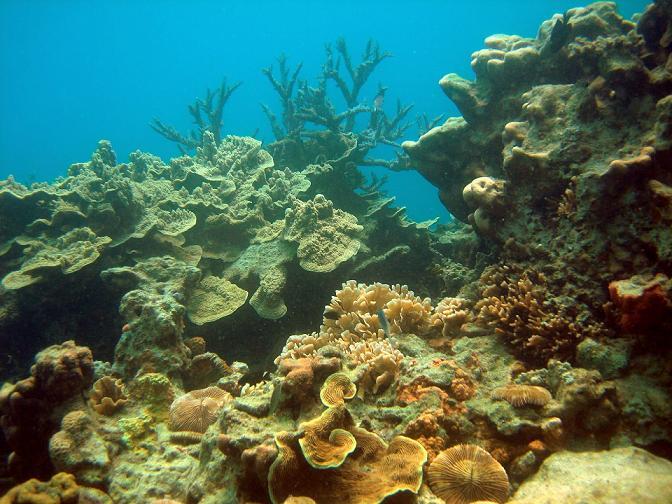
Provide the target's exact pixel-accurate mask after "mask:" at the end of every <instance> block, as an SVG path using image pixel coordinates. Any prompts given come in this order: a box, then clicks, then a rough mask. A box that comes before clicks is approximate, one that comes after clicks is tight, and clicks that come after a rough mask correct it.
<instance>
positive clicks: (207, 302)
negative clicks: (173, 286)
mask: <svg viewBox="0 0 672 504" xmlns="http://www.w3.org/2000/svg"><path fill="white" fill-rule="evenodd" d="M246 300H247V291H246V290H243V289H241V288H240V287H238V286H237V285H236V284H233V283H231V282H229V281H228V280H227V279H225V278H218V277H215V276H208V277H205V278H204V279H203V280H201V282H200V283H199V284H198V285H197V286H196V287H195V288H194V290H193V291H192V292H191V295H190V296H189V302H188V303H187V313H188V315H189V319H190V320H191V321H192V322H193V323H194V324H197V325H202V324H206V323H208V322H214V321H215V320H219V319H221V318H222V317H226V316H228V315H231V314H232V313H233V312H234V311H236V310H237V309H238V308H240V307H241V306H242V305H243V304H244V303H245V301H246Z"/></svg>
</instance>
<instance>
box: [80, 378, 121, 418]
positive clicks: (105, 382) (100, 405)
mask: <svg viewBox="0 0 672 504" xmlns="http://www.w3.org/2000/svg"><path fill="white" fill-rule="evenodd" d="M127 401H128V397H126V391H125V387H124V384H123V382H122V381H121V380H120V379H116V380H115V379H114V378H112V377H111V376H103V377H102V378H100V379H99V380H97V381H96V382H95V383H94V384H93V390H92V391H91V394H90V395H89V403H91V406H92V407H93V409H94V410H95V411H96V413H98V414H100V415H106V416H111V415H113V414H114V413H115V412H116V411H117V410H118V409H120V408H122V407H123V406H124V404H126V402H127Z"/></svg>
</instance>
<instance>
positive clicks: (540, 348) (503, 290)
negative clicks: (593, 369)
mask: <svg viewBox="0 0 672 504" xmlns="http://www.w3.org/2000/svg"><path fill="white" fill-rule="evenodd" d="M481 283H482V284H483V285H485V287H484V288H483V291H482V296H483V297H482V299H481V300H480V301H478V302H477V303H476V305H475V306H474V309H475V310H476V312H477V316H476V319H475V322H476V323H477V324H480V325H483V326H486V327H491V328H493V329H494V330H495V332H496V333H497V334H500V335H501V336H503V337H504V339H505V340H506V341H507V342H508V344H509V345H510V346H511V347H512V349H513V350H514V352H516V353H517V354H519V355H521V356H523V357H525V358H527V359H530V360H532V361H533V362H535V363H542V364H545V363H546V362H547V361H548V360H549V359H551V358H554V359H561V360H572V359H573V358H574V353H575V350H576V346H577V345H578V344H579V343H580V342H581V341H582V340H583V339H584V338H586V337H591V338H593V337H594V338H598V339H599V338H600V337H601V336H604V335H605V334H606V328H605V327H604V326H603V325H602V324H600V323H599V322H592V323H583V324H580V323H578V322H577V321H576V319H575V317H576V314H575V313H573V310H574V307H573V306H567V305H564V304H561V302H559V301H557V300H556V299H554V298H553V297H552V295H551V292H550V288H549V285H548V283H547V281H546V278H545V276H544V275H543V274H541V273H539V272H537V271H534V270H532V269H529V270H525V271H522V272H521V271H517V270H516V269H514V268H510V267H508V266H502V267H490V268H488V269H486V270H485V272H484V273H483V275H482V276H481Z"/></svg>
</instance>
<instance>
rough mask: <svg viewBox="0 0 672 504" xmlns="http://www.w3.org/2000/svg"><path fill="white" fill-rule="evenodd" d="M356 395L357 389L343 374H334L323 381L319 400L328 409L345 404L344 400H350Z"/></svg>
mask: <svg viewBox="0 0 672 504" xmlns="http://www.w3.org/2000/svg"><path fill="white" fill-rule="evenodd" d="M356 393H357V387H356V386H355V384H354V383H352V381H351V380H350V378H349V377H348V375H346V374H345V373H334V374H332V375H331V376H329V378H327V379H326V380H325V381H324V384H323V385H322V388H321V389H320V400H321V401H322V404H324V405H325V406H327V407H328V408H331V407H334V406H341V405H343V404H345V401H346V399H352V398H353V397H355V394H356Z"/></svg>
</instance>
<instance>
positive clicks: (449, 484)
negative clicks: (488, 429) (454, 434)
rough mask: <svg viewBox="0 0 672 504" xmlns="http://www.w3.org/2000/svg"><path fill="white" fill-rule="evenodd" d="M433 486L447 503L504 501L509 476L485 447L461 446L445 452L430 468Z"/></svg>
mask: <svg viewBox="0 0 672 504" xmlns="http://www.w3.org/2000/svg"><path fill="white" fill-rule="evenodd" d="M427 477H428V480H429V487H430V488H431V489H432V492H434V493H435V494H436V495H437V496H439V497H441V498H442V499H443V500H444V501H445V502H446V503H447V504H470V503H471V502H473V501H476V500H492V501H495V502H500V503H501V502H504V501H505V500H506V498H507V496H508V494H509V478H508V477H507V475H506V471H504V468H503V467H502V466H501V465H500V464H499V462H497V461H496V460H495V459H494V458H492V456H491V455H490V454H489V453H488V452H486V451H485V450H484V449H482V448H480V447H478V446H475V445H457V446H453V447H452V448H448V449H447V450H444V451H443V452H441V453H440V454H439V455H438V456H437V457H436V458H435V459H434V461H433V462H432V464H431V465H430V466H429V470H428V471H427Z"/></svg>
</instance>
